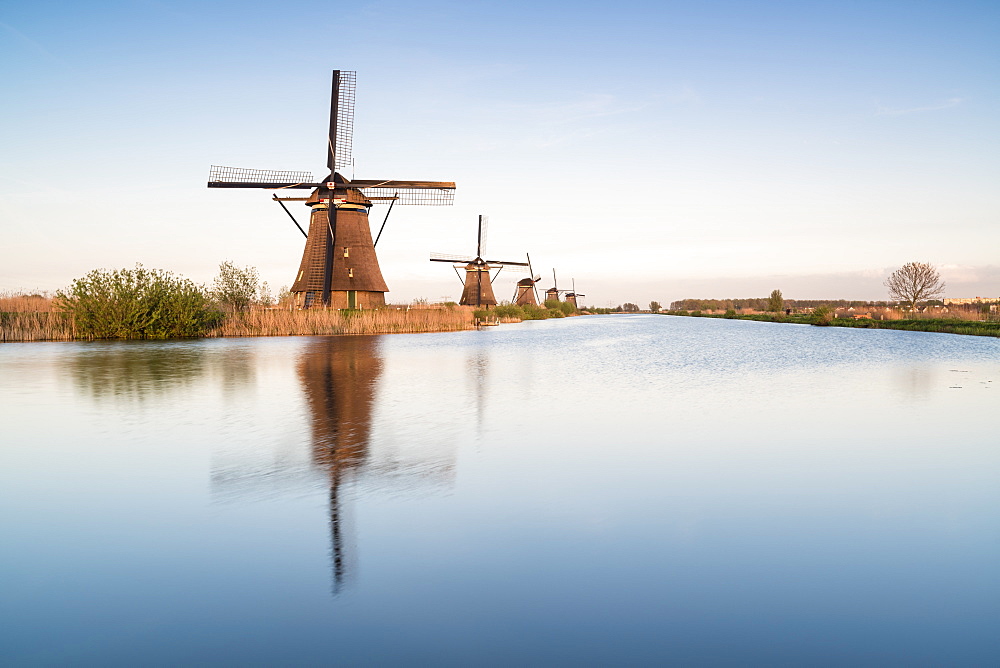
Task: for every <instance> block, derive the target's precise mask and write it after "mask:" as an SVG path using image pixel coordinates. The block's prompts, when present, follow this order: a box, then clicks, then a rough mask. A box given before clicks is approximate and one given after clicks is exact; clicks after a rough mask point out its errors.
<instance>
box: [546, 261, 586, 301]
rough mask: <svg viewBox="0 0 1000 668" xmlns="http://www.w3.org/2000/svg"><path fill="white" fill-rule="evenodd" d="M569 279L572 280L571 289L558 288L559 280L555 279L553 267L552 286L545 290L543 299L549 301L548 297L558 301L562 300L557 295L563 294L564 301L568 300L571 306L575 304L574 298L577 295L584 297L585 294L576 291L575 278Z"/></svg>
mask: <svg viewBox="0 0 1000 668" xmlns="http://www.w3.org/2000/svg"><path fill="white" fill-rule="evenodd" d="M571 280H572V282H573V289H572V290H560V289H559V281H558V280H557V279H556V270H555V269H553V270H552V287H551V288H549V289H548V290H546V291H545V301H549V300H550V299H551V300H554V301H557V302H558V301H562V300H561V299H560V297H559V295H565V296H566V301H568V302H569V303H571V304H572V305H573V306H577V303H576V298H577V297H586V296H587V295H584V294H580V293H578V292H577V291H576V279H575V278H574V279H571Z"/></svg>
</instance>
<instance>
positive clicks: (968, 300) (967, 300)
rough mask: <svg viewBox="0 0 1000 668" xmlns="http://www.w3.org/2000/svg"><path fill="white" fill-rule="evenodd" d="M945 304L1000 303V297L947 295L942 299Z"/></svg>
mask: <svg viewBox="0 0 1000 668" xmlns="http://www.w3.org/2000/svg"><path fill="white" fill-rule="evenodd" d="M943 301H944V303H945V304H946V305H947V304H992V303H1000V297H949V298H947V299H944V300H943Z"/></svg>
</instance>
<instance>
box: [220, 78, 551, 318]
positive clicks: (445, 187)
mask: <svg viewBox="0 0 1000 668" xmlns="http://www.w3.org/2000/svg"><path fill="white" fill-rule="evenodd" d="M355 81H356V78H355V72H352V71H347V70H334V71H333V85H332V91H331V96H330V126H329V132H328V135H327V141H326V147H325V151H324V152H325V154H326V166H327V169H328V170H329V171H328V174H327V176H326V177H325V178H323V179H322V180H316V179H315V178H314V177H313V175H312V173H310V172H304V171H275V170H258V169H242V168H236V167H219V166H213V167H212V168H211V173H210V176H209V181H208V187H209V188H258V189H265V190H275V191H285V190H289V191H290V190H312V193H311V194H310V195H309V196H308V197H289V196H284V197H282V196H278V195H277V194H275V195H273V196H272V199H273V200H274V201H276V202H277V203H278V204H279V205H280V206H281V207H282V208H283V209H284V211H285V213H286V214H288V216H289V217H290V218H291V219H292V221H293V222H294V223H295V226H296V227H297V228H298V229H299V231H300V232H302V234H303V236H305V237H306V242H305V248H304V249H303V252H302V260H301V262H300V263H299V269H298V272H297V273H296V275H295V279H294V281H293V282H292V287H291V293H292V295H293V297H294V306H295V307H296V308H299V309H310V308H316V307H321V308H333V309H372V308H378V307H380V306H385V304H386V301H385V293H386V292H388V291H389V288H388V286H387V285H386V282H385V279H384V278H383V277H382V271H381V269H380V268H379V263H378V257H377V256H376V253H375V246H376V245H377V244H378V241H379V238H380V237H381V233H382V229H384V226H385V221H383V223H382V229H380V230H379V233H378V235H376V237H375V239H374V240H373V239H372V233H371V228H370V224H369V220H368V213H369V210H370V208H371V207H372V205H373V204H374V203H388V204H389V210H388V212H387V213H386V220H387V219H388V216H389V213H391V211H392V208H393V207H394V206H395V205H396V204H400V205H431V206H442V205H450V204H452V203H453V201H454V196H455V184H454V183H453V182H450V181H401V180H392V179H347V178H346V177H345V176H344V175H343V173H342V172H343V171H347V168H348V167H349V166H350V165H351V151H352V142H353V129H354V99H355ZM285 202H304V203H305V205H306V206H308V207H309V209H310V216H309V227H308V232H306V231H305V230H304V229H303V228H302V226H301V225H299V223H298V222H297V221H296V219H295V216H294V215H293V214H292V212H291V211H290V210H289V209H288V207H287V206H286V205H285ZM485 222H486V219H485V216H480V222H479V235H478V237H477V251H476V256H475V257H474V258H473V257H466V256H445V255H441V254H434V256H433V257H432V258H431V260H432V261H435V262H451V263H457V264H458V265H464V268H465V277H464V280H463V284H464V285H463V291H462V298H461V302H460V303H461V304H462V305H470V306H477V307H487V308H488V307H490V306H495V305H496V304H497V300H496V297H495V295H494V292H493V288H492V282H493V280H495V275H494V276H493V278H491V271H492V270H497V272H499V270H500V269H502V268H503V267H504V266H507V265H513V266H518V267H526V268H528V269H529V270H530V258H528V261H527V262H516V261H509V260H508V261H497V260H484V259H483V257H482V255H483V252H484V251H483V243H484V234H485V230H484V227H485ZM529 273H530V272H529ZM553 275H554V272H553ZM460 279H461V276H460ZM539 280H540V279H539V277H537V276H534V275H533V273H532V274H531V276H530V277H529V278H526V279H522V280H521V281H519V282H518V286H517V292H516V294H515V295H514V296H513V301H515V303H518V304H537V303H538V298H537V292H536V289H535V283H537V282H538V281H539ZM561 292H562V291H559V290H558V289H557V288H553V289H552V290H549V292H548V293H546V296H547V297H548V298H552V297H553V293H554V295H555V298H556V299H558V295H559V294H560V293H561ZM567 297H569V295H567Z"/></svg>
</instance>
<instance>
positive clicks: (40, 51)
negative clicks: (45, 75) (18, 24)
mask: <svg viewBox="0 0 1000 668" xmlns="http://www.w3.org/2000/svg"><path fill="white" fill-rule="evenodd" d="M0 29H2V30H3V31H4V32H6V33H7V34H8V35H10V36H12V37H13V38H14V39H15V40H16V41H17V42H20V44H21V46H22V47H23V48H24V49H25V50H26V51H30V52H32V53H34V54H35V55H38V56H41V57H42V58H45V59H46V60H48V61H50V62H53V63H61V62H62V60H61V59H59V58H57V57H56V56H55V54H53V53H52V52H51V51H49V50H48V49H46V48H45V47H44V46H42V45H41V44H40V43H39V42H37V41H35V40H33V39H32V38H30V37H28V36H27V35H25V34H24V33H23V32H21V31H20V30H18V29H17V28H15V27H14V26H12V25H10V24H8V23H4V22H2V21H0Z"/></svg>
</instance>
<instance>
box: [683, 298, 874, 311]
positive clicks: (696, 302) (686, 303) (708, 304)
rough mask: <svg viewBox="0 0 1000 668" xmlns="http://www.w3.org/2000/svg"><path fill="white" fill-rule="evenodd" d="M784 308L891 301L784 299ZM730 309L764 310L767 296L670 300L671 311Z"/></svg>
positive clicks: (856, 305) (868, 305)
mask: <svg viewBox="0 0 1000 668" xmlns="http://www.w3.org/2000/svg"><path fill="white" fill-rule="evenodd" d="M784 304H785V308H790V309H797V308H816V307H817V306H829V307H831V308H851V307H854V308H888V307H890V306H892V305H893V302H885V301H876V302H872V301H863V300H856V299H855V300H851V299H785V300H784ZM730 309H733V310H737V311H738V310H740V309H752V310H754V311H766V310H767V309H768V298H767V297H750V298H747V299H679V300H677V301H675V302H670V310H671V311H728V310H730Z"/></svg>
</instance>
